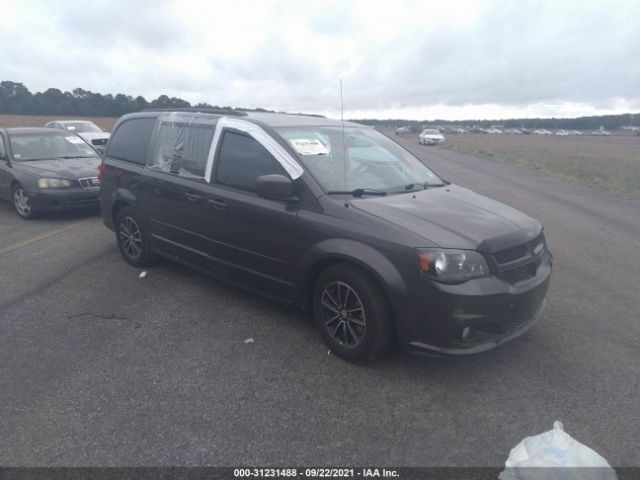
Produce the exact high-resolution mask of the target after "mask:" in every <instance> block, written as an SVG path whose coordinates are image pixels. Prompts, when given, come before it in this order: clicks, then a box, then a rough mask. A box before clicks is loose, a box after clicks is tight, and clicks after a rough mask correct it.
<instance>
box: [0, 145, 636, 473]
mask: <svg viewBox="0 0 640 480" xmlns="http://www.w3.org/2000/svg"><path fill="white" fill-rule="evenodd" d="M401 141H402V142H404V143H405V144H406V145H407V146H408V147H409V148H410V149H411V150H413V151H414V152H416V153H417V154H418V155H419V156H420V157H421V158H423V159H424V160H425V161H426V162H427V163H428V164H429V165H431V166H432V167H433V168H434V169H435V170H436V171H437V172H439V173H440V174H441V175H442V176H444V177H445V178H447V179H448V180H450V181H453V182H455V183H458V184H461V185H463V186H466V187H469V188H472V189H474V190H476V191H478V192H479V193H482V194H486V195H488V196H490V197H492V198H495V199H497V200H500V201H503V202H505V203H508V204H510V205H512V206H514V207H516V208H518V209H521V210H523V211H525V212H527V213H529V214H530V215H532V216H534V217H536V218H539V219H540V220H541V221H542V222H543V223H544V225H545V229H546V235H547V239H548V243H549V245H550V248H551V249H552V251H553V253H554V256H555V272H554V277H553V280H552V286H551V290H550V297H549V304H548V308H547V310H546V313H545V315H544V317H543V319H542V320H541V321H540V323H539V324H538V325H537V326H536V327H535V328H534V329H533V330H532V331H531V332H530V333H529V334H528V335H527V336H525V337H523V338H520V339H518V340H515V341H513V342H511V343H509V344H507V345H505V346H503V347H502V348H500V349H498V350H494V351H491V352H488V353H485V354H481V355H478V356H474V357H468V358H441V359H433V358H422V357H416V356H412V355H409V354H406V353H403V352H399V351H394V352H393V353H392V354H391V355H389V356H388V357H386V358H385V359H383V360H380V361H378V362H375V363H373V364H371V365H369V366H365V367H362V366H354V365H351V364H349V363H346V362H344V361H342V360H340V359H338V358H336V357H334V356H332V355H328V354H327V348H326V347H324V345H323V344H322V342H321V340H320V338H319V336H318V335H317V334H316V332H315V330H314V328H313V325H312V323H311V321H310V319H309V317H308V316H306V315H305V314H302V313H300V312H298V311H296V310H293V309H290V308H287V307H282V306H279V305H275V304H272V303H270V302H269V301H266V300H263V299H260V298H256V297H255V296H252V295H250V294H247V293H244V292H242V291H240V290H237V289H235V288H231V287H227V286H225V285H223V284H221V283H218V282H216V281H214V280H211V279H209V278H208V277H206V276H203V275H200V274H197V273H193V272H191V271H189V270H186V269H184V268H182V267H180V266H177V265H173V264H171V263H168V262H165V263H162V264H160V265H159V266H157V267H154V268H153V269H150V270H149V272H148V276H147V277H146V278H144V279H140V278H139V277H138V276H139V273H140V271H139V270H136V269H134V268H132V267H129V266H128V265H126V264H125V263H124V262H123V261H122V260H121V259H120V257H119V254H118V251H117V248H116V245H115V241H114V238H113V234H112V233H111V232H110V231H108V230H107V229H106V228H104V227H103V226H102V224H101V220H100V218H99V216H98V214H97V213H90V214H87V213H84V214H71V215H64V216H53V217H48V218H46V219H43V220H37V221H31V222H25V221H22V220H19V219H18V218H17V216H15V214H13V212H11V211H10V210H9V206H8V205H7V204H4V203H0V271H1V272H2V274H1V275H0V465H85V466H91V465H127V466H133V465H147V466H151V465H227V466H228V465H238V464H241V465H280V466H286V465H316V466H319V465H337V466H343V465H359V466H368V465H378V466H381V465H396V466H397V465H405V466H414V465H416V466H418V465H419V466H426V465H438V466H445V465H446V466H457V465H465V466H471V465H473V466H484V465H487V466H499V465H502V464H503V463H504V461H505V459H506V458H507V456H508V453H509V450H510V449H511V448H512V447H513V446H515V445H516V444H517V443H518V442H519V441H520V440H521V439H522V438H523V437H525V436H528V435H533V434H537V433H540V432H542V431H545V430H548V429H550V428H551V427H552V424H553V421H554V420H561V421H562V422H563V423H564V427H565V430H566V431H567V432H568V433H569V434H571V435H572V436H574V437H575V438H577V439H578V440H579V441H581V442H583V443H585V444H586V445H588V446H590V447H591V448H593V449H595V450H596V451H597V452H598V453H600V454H601V455H603V456H604V457H605V458H606V459H607V460H608V461H609V462H610V463H611V464H612V465H615V466H623V465H640V441H639V439H640V401H639V398H638V397H639V394H640V323H639V322H638V313H639V312H640V285H639V280H640V253H639V251H640V202H638V201H630V200H622V199H618V198H615V197H612V196H609V195H606V194H603V193H600V192H596V191H594V190H591V189H588V188H584V187H580V186H576V185H568V184H564V183H562V182H560V181H557V180H553V179H549V178H546V177H542V176H540V175H538V174H537V173H535V172H533V171H530V170H526V169H521V168H518V167H514V166H509V165H504V164H500V163H495V162H491V161H489V160H485V159H481V158H476V157H471V156H468V155H464V154H460V153H455V152H450V151H446V150H442V149H439V148H432V147H423V146H418V145H417V143H415V142H414V140H413V139H411V140H409V139H402V140H401ZM248 338H253V339H254V343H244V340H245V339H248Z"/></svg>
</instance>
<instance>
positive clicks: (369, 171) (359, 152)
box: [276, 126, 444, 193]
mask: <svg viewBox="0 0 640 480" xmlns="http://www.w3.org/2000/svg"><path fill="white" fill-rule="evenodd" d="M276 131H277V132H278V134H279V135H280V136H281V137H282V138H284V139H285V140H286V141H287V142H289V144H290V145H291V146H292V147H293V149H294V151H295V152H296V153H297V154H298V157H299V158H300V159H301V160H302V162H303V163H304V165H305V166H306V167H307V168H308V169H309V170H310V171H311V173H312V175H313V176H314V177H315V178H316V179H317V180H318V181H319V182H320V183H321V184H322V187H323V188H324V189H325V190H326V191H327V192H331V191H353V190H365V191H367V190H368V191H374V190H377V191H380V192H386V193H401V192H406V191H411V190H413V189H414V188H428V187H429V186H440V185H443V184H444V182H443V180H442V179H440V178H439V177H438V176H437V175H436V174H435V173H434V172H432V171H431V170H430V169H429V168H428V167H427V166H425V165H424V164H423V163H422V162H421V161H420V160H418V159H417V158H416V157H414V156H413V155H412V154H411V153H409V152H408V151H407V150H405V149H404V148H402V147H401V146H400V145H398V144H397V143H395V142H394V141H393V140H391V139H390V138H388V137H386V136H385V135H383V134H381V133H379V132H377V131H375V130H374V129H372V128H369V127H352V126H345V127H344V131H343V128H342V127H341V126H303V127H279V128H276Z"/></svg>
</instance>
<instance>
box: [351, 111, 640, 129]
mask: <svg viewBox="0 0 640 480" xmlns="http://www.w3.org/2000/svg"><path fill="white" fill-rule="evenodd" d="M354 121H355V122H358V123H363V124H365V125H372V126H387V127H414V128H416V129H418V130H419V129H421V128H426V127H429V126H445V125H450V126H458V127H463V126H464V127H472V126H478V127H482V128H489V127H491V126H493V125H500V126H501V127H504V128H527V129H537V128H546V129H553V130H555V129H564V130H573V129H576V130H596V129H598V128H600V127H603V128H605V129H606V130H618V129H619V128H620V127H624V126H640V114H632V113H625V114H620V115H594V116H590V117H578V118H513V119H509V120H403V119H394V120H376V119H369V118H367V119H361V120H354Z"/></svg>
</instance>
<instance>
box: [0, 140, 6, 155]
mask: <svg viewBox="0 0 640 480" xmlns="http://www.w3.org/2000/svg"><path fill="white" fill-rule="evenodd" d="M6 154H7V150H6V149H5V147H4V137H3V136H2V135H0V157H4V156H5V155H6Z"/></svg>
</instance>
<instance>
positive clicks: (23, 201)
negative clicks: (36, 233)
mask: <svg viewBox="0 0 640 480" xmlns="http://www.w3.org/2000/svg"><path fill="white" fill-rule="evenodd" d="M11 200H12V201H11V203H12V204H13V209H14V210H15V212H16V213H17V214H18V215H19V216H20V218H22V219H24V220H31V219H33V218H35V213H34V211H33V208H32V207H31V200H29V194H28V193H27V192H26V191H25V190H24V189H23V188H22V186H21V185H15V186H14V187H13V188H12V189H11Z"/></svg>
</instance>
